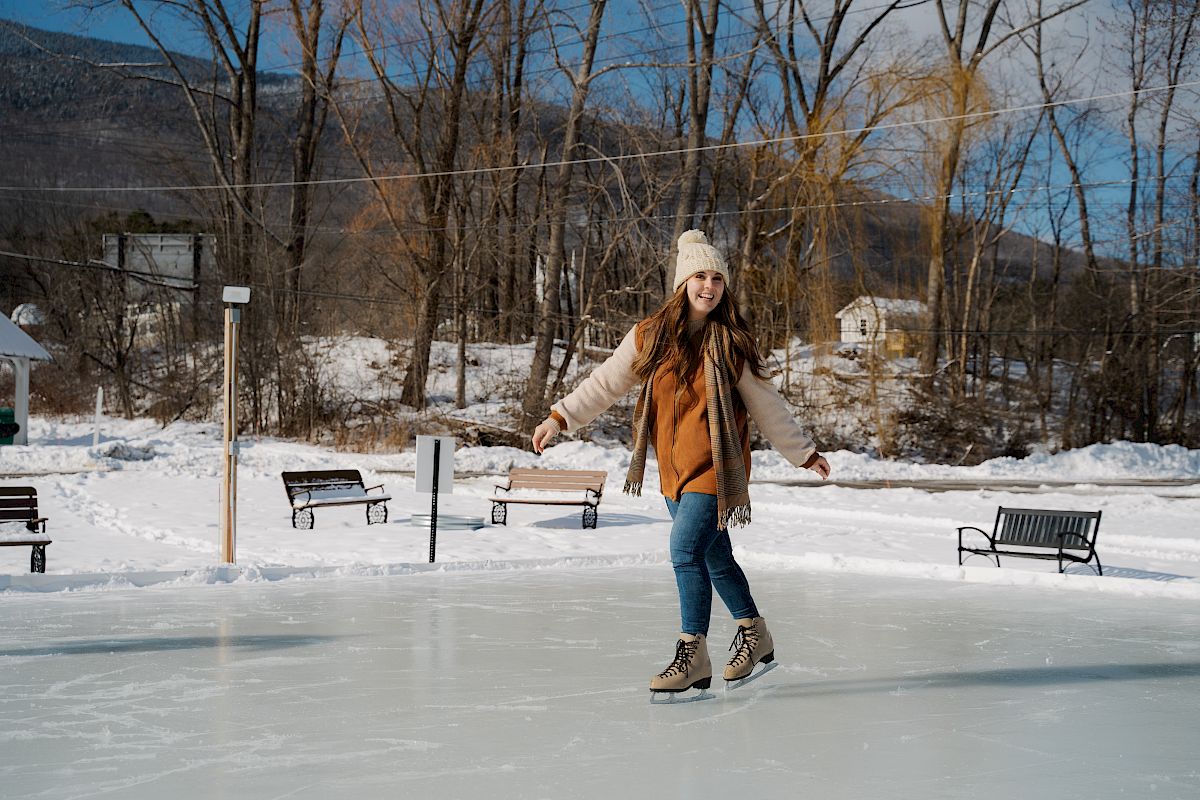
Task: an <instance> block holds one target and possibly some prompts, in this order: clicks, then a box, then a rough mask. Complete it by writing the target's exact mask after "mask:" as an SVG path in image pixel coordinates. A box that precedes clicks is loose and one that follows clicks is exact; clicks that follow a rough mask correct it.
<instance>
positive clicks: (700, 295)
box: [696, 294, 713, 300]
mask: <svg viewBox="0 0 1200 800" xmlns="http://www.w3.org/2000/svg"><path fill="white" fill-rule="evenodd" d="M696 297H698V298H700V299H701V300H712V299H713V296H712V295H711V294H698V295H696Z"/></svg>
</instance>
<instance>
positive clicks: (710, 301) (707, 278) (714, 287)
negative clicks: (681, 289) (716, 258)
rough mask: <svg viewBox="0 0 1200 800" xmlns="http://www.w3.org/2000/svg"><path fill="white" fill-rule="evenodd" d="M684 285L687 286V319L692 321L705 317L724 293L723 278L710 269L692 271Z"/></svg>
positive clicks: (718, 302) (717, 303)
mask: <svg viewBox="0 0 1200 800" xmlns="http://www.w3.org/2000/svg"><path fill="white" fill-rule="evenodd" d="M684 285H685V286H686V287H687V299H688V319H689V320H692V321H693V322H694V321H695V320H699V319H704V318H705V317H707V316H708V315H709V313H710V312H711V311H712V310H713V309H714V308H716V307H717V306H718V305H719V304H720V302H721V297H722V295H724V294H725V279H724V278H722V277H721V273H719V272H717V271H715V270H711V269H704V270H700V271H699V272H696V273H694V274H693V275H692V276H691V277H690V278H688V279H687V283H685V284H684Z"/></svg>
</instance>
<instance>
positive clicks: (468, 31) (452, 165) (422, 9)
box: [330, 0, 485, 408]
mask: <svg viewBox="0 0 1200 800" xmlns="http://www.w3.org/2000/svg"><path fill="white" fill-rule="evenodd" d="M484 10H485V3H484V2H483V0H437V1H436V2H431V3H424V4H421V5H419V6H417V7H416V8H415V10H412V11H411V19H410V18H409V14H410V12H409V10H404V11H402V12H396V13H395V15H394V17H395V18H391V16H390V15H391V14H392V12H391V10H390V9H389V8H387V7H386V6H382V7H381V6H376V5H375V4H372V3H369V0H355V2H354V3H353V8H352V18H353V22H354V25H355V28H356V35H357V37H358V39H359V42H360V44H361V45H362V47H363V51H364V53H365V55H366V58H367V61H368V63H369V64H370V68H371V72H372V75H373V76H374V80H375V85H376V87H377V88H378V90H379V93H380V95H381V98H382V103H383V106H384V110H385V113H386V115H387V121H388V125H389V127H390V131H391V135H392V138H393V140H394V141H395V143H396V144H397V145H399V147H400V149H401V152H402V153H403V155H404V157H405V159H406V160H407V162H408V163H409V164H411V167H412V171H413V173H414V175H413V178H412V179H411V180H412V182H413V183H414V184H415V185H416V188H417V194H418V196H419V198H420V207H421V216H422V219H421V220H420V222H421V225H422V227H423V231H421V232H420V233H419V234H418V235H417V236H416V237H414V236H413V234H412V232H411V231H410V230H408V228H409V221H408V220H407V219H406V217H405V216H404V214H403V209H402V208H401V207H399V206H398V205H397V200H398V199H399V198H398V197H397V196H396V194H395V193H392V192H389V191H387V190H385V188H384V183H383V182H381V181H379V180H376V178H377V177H378V166H377V163H376V160H375V158H374V155H375V154H374V153H373V152H372V151H371V150H369V149H368V147H367V142H366V141H365V140H364V139H363V138H362V137H361V135H360V131H359V130H358V128H357V127H356V122H357V117H355V116H354V115H353V114H352V113H351V112H350V110H349V106H350V105H351V104H352V100H351V99H350V98H342V97H339V96H338V95H337V94H336V93H334V94H331V95H330V99H331V104H332V107H333V109H334V112H335V114H336V115H337V116H338V118H339V121H340V122H341V124H342V130H343V132H344V134H345V139H346V142H347V144H348V146H349V147H350V149H351V151H352V153H353V154H354V156H355V158H356V159H357V161H358V162H359V165H360V166H361V167H362V169H363V172H364V173H365V174H366V175H367V176H368V177H369V178H372V181H371V186H372V188H373V190H374V192H375V198H376V200H377V201H378V202H379V203H380V205H381V206H382V207H383V209H384V212H385V215H386V217H387V220H388V222H389V224H390V225H391V226H392V227H393V228H394V229H395V230H396V233H397V234H398V235H399V236H400V237H401V238H404V239H409V240H411V239H413V238H418V239H420V240H421V243H420V244H419V245H417V246H415V247H413V248H411V251H410V252H412V253H413V255H415V256H417V278H418V280H419V284H418V285H416V286H413V285H411V284H408V285H405V286H403V288H404V289H405V290H406V291H413V292H414V293H415V294H417V296H418V297H419V298H420V306H419V310H418V313H417V318H416V323H415V326H414V330H413V345H412V358H411V360H410V361H409V366H408V372H407V373H406V374H405V377H404V388H403V390H402V393H401V402H403V403H404V404H405V405H409V406H412V407H414V408H424V406H425V401H426V394H425V383H426V378H427V376H428V374H429V354H430V351H431V349H432V345H433V336H434V332H435V330H436V328H437V325H438V322H439V320H440V313H441V312H440V304H441V298H442V285H443V281H444V279H445V276H446V275H447V274H449V273H450V269H449V268H450V261H451V253H450V248H449V242H448V226H449V219H450V205H451V202H452V199H453V182H454V175H453V173H454V171H455V169H456V167H458V166H459V158H460V155H461V148H460V145H461V143H462V121H463V104H464V103H465V102H466V101H467V91H468V85H467V79H468V70H469V68H470V66H471V63H472V60H473V58H474V56H475V54H476V52H477V51H478V49H479V47H480V40H479V33H480V24H481V22H482V20H483V14H484ZM410 35H415V36H417V37H419V38H418V40H417V41H415V42H413V41H405V44H404V47H397V44H398V43H399V42H401V41H404V40H405V38H406V37H408V36H410ZM390 39H395V40H396V41H395V42H389V40H390ZM389 52H400V53H401V54H402V58H401V61H402V62H403V63H405V65H406V67H407V68H408V71H407V72H405V73H403V74H401V75H397V74H396V73H395V72H394V71H393V70H392V69H391V68H390V67H389V58H388V54H389ZM403 79H408V80H407V82H406V81H405V80H403ZM385 163H393V162H386V161H385ZM398 285H399V284H398ZM414 290H415V291H414Z"/></svg>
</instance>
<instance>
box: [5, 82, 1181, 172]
mask: <svg viewBox="0 0 1200 800" xmlns="http://www.w3.org/2000/svg"><path fill="white" fill-rule="evenodd" d="M1192 86H1200V80H1194V81H1185V82H1180V83H1174V84H1168V85H1165V86H1155V87H1149V88H1144V89H1133V90H1128V91H1121V92H1110V93H1107V94H1100V95H1091V96H1088V97H1079V98H1073V99H1069V100H1055V101H1051V102H1042V103H1030V104H1027V105H1022V106H1010V107H1007V108H1000V109H993V110H988V111H974V112H969V113H966V114H954V115H948V116H943V117H928V118H924V119H918V120H905V121H901V122H892V123H887V124H880V125H866V126H861V127H857V128H844V129H841V130H837V131H822V132H818V133H802V134H796V135H787V136H776V137H770V138H766V139H755V140H750V141H742V142H728V143H724V144H712V145H700V146H697V147H680V148H671V149H668V150H654V151H649V152H643V153H625V154H618V155H613V156H594V157H591V158H579V159H560V160H558V161H544V162H537V163H533V164H517V165H505V166H499V167H474V168H470V169H457V170H440V171H435V172H425V173H399V174H392V175H379V176H374V177H366V176H364V177H357V178H323V179H316V180H308V181H266V182H259V183H248V184H230V185H228V186H224V185H220V184H208V185H203V184H202V185H176V186H91V187H83V186H0V190H4V191H28V192H175V191H180V192H183V191H215V190H232V189H269V188H281V187H292V186H329V185H346V184H359V183H382V182H388V181H400V180H415V179H429V178H450V177H465V176H469V175H488V174H495V173H499V172H522V171H525V170H528V169H547V168H553V167H561V166H566V165H568V164H570V165H583V164H596V163H606V164H608V163H613V162H621V161H630V160H633V159H645V158H660V157H665V156H679V155H684V154H686V153H690V152H714V151H719V150H733V149H739V148H744V147H761V146H765V145H771V144H787V143H791V142H798V141H808V140H811V139H828V138H832V137H834V136H844V135H857V134H863V133H876V132H879V131H888V130H899V129H903V128H913V127H920V126H923V125H929V124H940V123H946V122H955V121H969V120H977V119H984V118H988V117H995V116H1000V115H1002V114H1013V113H1020V112H1027V111H1038V110H1042V109H1046V108H1055V107H1061V106H1069V105H1077V104H1081V103H1090V102H1095V101H1098V100H1110V99H1115V98H1119V97H1129V96H1131V95H1143V94H1151V93H1156V92H1163V91H1168V90H1171V89H1180V88H1188V87H1192Z"/></svg>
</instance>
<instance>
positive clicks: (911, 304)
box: [833, 295, 926, 319]
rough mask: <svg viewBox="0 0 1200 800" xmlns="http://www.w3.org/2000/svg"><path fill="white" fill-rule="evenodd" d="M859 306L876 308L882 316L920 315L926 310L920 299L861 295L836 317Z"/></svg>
mask: <svg viewBox="0 0 1200 800" xmlns="http://www.w3.org/2000/svg"><path fill="white" fill-rule="evenodd" d="M858 308H875V309H876V310H877V311H878V312H879V314H880V315H881V316H887V315H893V316H897V317H906V316H918V315H920V314H924V313H925V310H926V306H925V304H924V303H922V302H921V301H920V300H902V299H899V298H895V297H872V296H870V295H861V296H859V297H856V298H854V299H853V300H852V301H850V303H849V304H848V305H847V306H846V307H845V308H843V309H842V310H841V311H839V312H837V313H836V314H834V315H833V316H834V318H835V319H841V318H842V315H843V314H845V313H846V312H848V311H852V310H854V309H858Z"/></svg>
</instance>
